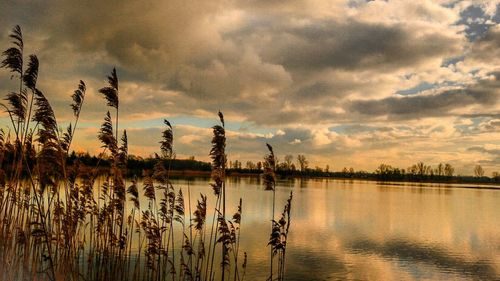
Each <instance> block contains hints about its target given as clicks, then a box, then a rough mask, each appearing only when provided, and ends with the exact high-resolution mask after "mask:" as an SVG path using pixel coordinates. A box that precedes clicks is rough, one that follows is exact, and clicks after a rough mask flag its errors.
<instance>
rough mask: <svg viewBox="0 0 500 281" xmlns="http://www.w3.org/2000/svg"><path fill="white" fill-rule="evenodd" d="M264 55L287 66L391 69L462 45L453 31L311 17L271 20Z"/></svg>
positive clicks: (447, 51)
mask: <svg viewBox="0 0 500 281" xmlns="http://www.w3.org/2000/svg"><path fill="white" fill-rule="evenodd" d="M269 32H270V33H272V34H273V35H272V36H273V40H271V42H270V44H269V46H270V48H267V49H265V50H264V51H263V55H264V57H265V58H268V59H269V60H271V61H273V62H275V63H278V64H282V65H284V66H286V67H287V68H288V67H290V68H299V69H304V68H305V69H318V68H319V69H321V68H328V67H330V68H336V69H345V70H367V69H377V70H380V71H393V70H395V69H398V68H403V67H408V66H416V65H418V64H420V63H423V62H425V61H428V60H429V59H432V58H434V57H443V56H444V57H447V56H451V55H453V54H457V53H458V52H459V50H460V48H459V45H457V44H458V43H459V41H460V40H459V38H458V37H457V36H454V35H451V34H441V33H434V32H430V33H424V34H419V33H418V32H417V30H415V29H413V28H412V27H411V26H405V25H395V24H392V25H390V24H376V23H365V22H359V21H356V20H349V21H347V22H335V21H314V22H312V23H311V24H306V25H303V26H297V27H293V26H290V25H288V26H283V27H282V28H281V29H280V28H278V29H276V27H275V26H274V25H273V29H272V30H270V31H269Z"/></svg>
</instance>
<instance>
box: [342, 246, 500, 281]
mask: <svg viewBox="0 0 500 281" xmlns="http://www.w3.org/2000/svg"><path fill="white" fill-rule="evenodd" d="M346 249H349V250H351V251H353V252H355V253H359V254H363V255H370V254H375V255H379V256H382V257H385V258H396V259H397V260H400V261H408V262H410V263H412V262H422V263H426V264H428V265H432V266H434V267H436V268H437V269H439V270H442V271H444V272H448V273H459V274H461V275H466V276H468V277H471V278H474V279H481V280H495V279H500V274H498V273H497V272H495V269H494V268H493V267H492V266H490V265H489V263H488V261H486V260H467V259H465V258H463V257H460V256H459V255H454V254H453V253H451V252H449V251H447V250H446V249H443V248H441V247H439V246H436V245H426V244H419V243H417V242H415V241H408V240H403V239H394V240H388V241H387V242H385V243H377V242H375V241H372V240H367V239H362V240H354V241H351V242H350V243H348V244H347V245H346Z"/></svg>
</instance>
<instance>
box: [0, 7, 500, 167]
mask: <svg viewBox="0 0 500 281" xmlns="http://www.w3.org/2000/svg"><path fill="white" fill-rule="evenodd" d="M499 21H500V9H499V3H497V1H451V0H450V1H448V0H442V1H430V0H423V1H404V0H393V1H364V0H334V1H326V0H292V1H274V0H271V1H262V0H252V1H246V0H245V1H243V0H241V1H240V0H237V1H226V0H215V1H198V0H196V1H189V2H186V1H180V0H168V1H160V0H151V1H97V0H91V1H79V2H78V1H77V2H75V1H69V0H55V1H51V2H50V3H45V2H43V1H37V0H26V1H13V0H5V1H2V2H0V48H1V49H2V50H3V49H6V48H8V47H9V39H8V34H9V32H10V29H11V28H12V26H14V25H15V24H19V25H21V26H22V28H23V31H24V34H25V43H26V53H27V54H31V53H36V54H37V55H38V57H39V59H40V62H41V67H40V79H39V81H40V83H39V87H40V88H41V89H42V90H43V91H44V92H45V93H46V95H47V97H48V98H49V99H50V101H51V102H52V104H53V106H54V109H55V112H56V114H57V115H58V117H59V120H60V122H61V124H62V125H65V124H66V123H67V122H69V121H70V120H71V112H70V108H69V106H68V103H69V96H70V95H71V93H72V91H73V90H74V88H75V87H76V85H77V83H78V81H79V80H80V79H83V80H85V82H86V83H87V86H88V99H87V100H86V104H85V105H84V108H83V111H82V123H81V126H82V131H80V132H84V133H80V134H78V133H77V138H78V140H79V141H80V142H79V144H78V145H77V148H78V149H80V150H89V151H92V152H95V151H98V147H99V144H98V142H97V139H96V138H95V130H96V129H95V128H97V127H98V126H99V124H100V122H101V120H102V118H103V116H104V114H105V112H106V110H107V109H106V106H105V104H104V102H103V99H102V97H101V96H100V94H99V93H98V92H97V90H98V89H99V88H101V87H103V86H104V85H105V84H106V81H105V77H106V75H108V74H109V73H110V71H111V69H112V68H113V67H117V70H118V75H119V78H120V91H121V96H120V99H121V102H120V104H121V112H120V116H121V118H122V121H121V127H122V128H127V129H128V131H129V136H130V145H131V152H132V153H134V154H140V155H149V154H151V153H154V152H155V151H157V146H158V137H159V132H160V131H161V124H162V123H161V120H162V119H163V118H168V119H169V120H171V121H172V123H173V124H174V125H175V126H174V128H175V136H176V139H175V141H176V149H177V154H178V155H179V156H191V155H194V156H195V157H197V158H199V159H205V160H206V159H207V154H208V149H209V140H210V134H211V132H210V129H209V128H210V126H211V125H212V124H214V123H215V122H216V121H217V117H216V112H217V111H218V110H222V111H223V112H224V113H225V115H226V120H227V122H228V131H229V139H228V151H229V153H230V156H229V157H230V158H232V159H236V158H240V159H239V160H241V161H243V163H244V162H245V161H246V160H252V161H258V160H261V158H262V155H263V154H264V153H265V146H264V145H265V143H266V142H269V143H272V144H273V145H274V146H275V147H276V151H278V152H279V154H281V155H284V154H294V155H295V154H298V153H301V154H305V155H307V156H308V157H309V158H310V159H311V163H312V165H313V166H315V165H320V166H325V165H327V164H329V165H330V166H331V167H333V168H334V169H340V168H342V167H343V166H354V167H355V168H359V169H367V170H373V169H374V168H375V167H376V166H377V165H378V164H379V163H381V162H385V163H388V164H393V165H401V166H403V167H405V166H407V165H411V164H412V163H414V162H417V161H426V162H428V163H429V164H436V163H438V162H444V161H446V162H450V163H453V164H454V165H456V166H457V169H458V170H459V171H460V172H462V173H470V172H471V171H472V168H471V167H473V166H474V165H475V164H477V163H479V162H480V161H488V160H491V157H490V156H488V155H486V154H485V153H479V152H478V151H475V150H470V149H469V148H470V147H483V146H484V145H496V144H498V141H497V140H496V139H495V137H496V136H497V134H498V132H499V130H500V127H499V126H498V124H497V123H498V119H499V118H500V117H499V114H500V105H499V104H498V103H497V102H496V101H497V99H498V97H499V94H500V92H499V86H500V83H499V79H500V74H499V73H500V69H499V65H500V60H499V58H500V53H499V52H500V51H499V48H498V46H500V27H499V25H498V22H499ZM9 78H10V74H9V73H7V71H4V70H2V71H0V91H1V92H2V93H4V94H5V93H7V92H8V91H10V90H11V89H13V88H15V87H16V82H15V81H12V80H10V79H9ZM3 116H4V115H3ZM3 121H4V122H3V124H5V126H6V125H7V124H8V123H7V122H6V121H7V120H6V119H5V118H4V120H3ZM428 150H432V151H428ZM477 157H479V158H477ZM488 157H489V158H488ZM481 163H483V162H481ZM489 163H490V164H487V165H486V167H487V169H489V170H487V172H491V171H493V170H497V169H498V170H500V167H498V166H495V165H496V164H493V163H492V162H489Z"/></svg>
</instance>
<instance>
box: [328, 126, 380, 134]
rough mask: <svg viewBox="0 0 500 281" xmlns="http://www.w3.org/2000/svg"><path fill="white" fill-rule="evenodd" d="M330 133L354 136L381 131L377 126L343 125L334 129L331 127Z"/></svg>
mask: <svg viewBox="0 0 500 281" xmlns="http://www.w3.org/2000/svg"><path fill="white" fill-rule="evenodd" d="M328 130H329V131H330V132H335V133H338V134H344V135H345V134H352V133H361V132H374V131H378V130H380V128H378V127H375V126H367V125H361V124H342V125H337V126H333V127H329V128H328Z"/></svg>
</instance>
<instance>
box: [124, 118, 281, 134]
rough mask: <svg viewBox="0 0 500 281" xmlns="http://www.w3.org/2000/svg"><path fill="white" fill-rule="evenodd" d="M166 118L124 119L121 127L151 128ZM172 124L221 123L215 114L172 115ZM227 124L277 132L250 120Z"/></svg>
mask: <svg viewBox="0 0 500 281" xmlns="http://www.w3.org/2000/svg"><path fill="white" fill-rule="evenodd" d="M164 119H165V118H154V119H147V120H132V121H123V122H122V123H121V124H122V125H120V126H121V127H133V128H151V127H162V126H164V125H163V120H164ZM166 119H167V120H168V121H169V122H170V124H172V126H174V127H175V126H177V125H189V126H194V127H199V128H211V127H212V126H214V125H217V124H219V119H218V117H217V116H215V115H214V118H201V117H196V116H171V117H168V118H166ZM225 126H226V129H227V130H230V131H244V132H251V133H258V134H269V133H275V132H276V130H275V129H271V128H257V127H254V126H252V125H251V124H249V122H239V121H229V120H227V119H226V120H225Z"/></svg>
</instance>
